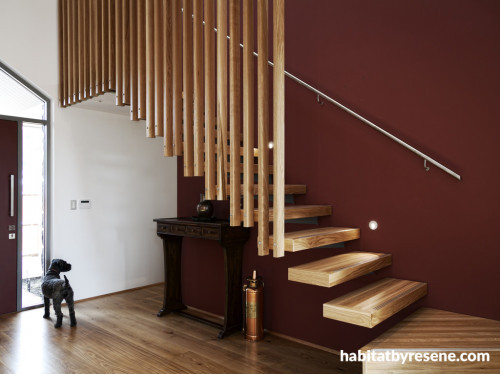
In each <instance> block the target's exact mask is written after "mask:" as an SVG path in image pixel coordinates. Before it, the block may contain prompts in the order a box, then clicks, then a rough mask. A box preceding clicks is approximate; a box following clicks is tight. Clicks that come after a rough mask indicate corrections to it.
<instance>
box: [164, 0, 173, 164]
mask: <svg viewBox="0 0 500 374" xmlns="http://www.w3.org/2000/svg"><path fill="white" fill-rule="evenodd" d="M163 43H164V46H163V62H164V64H163V67H164V70H163V101H164V108H165V111H164V116H165V117H164V119H163V124H164V131H163V132H164V138H163V154H164V155H165V156H167V157H171V156H173V155H174V147H173V146H174V134H173V118H172V108H173V96H172V93H173V91H172V0H163Z"/></svg>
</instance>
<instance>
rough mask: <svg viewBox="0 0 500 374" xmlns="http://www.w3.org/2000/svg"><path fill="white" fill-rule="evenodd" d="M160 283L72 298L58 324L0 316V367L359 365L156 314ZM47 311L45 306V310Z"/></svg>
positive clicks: (319, 369) (132, 369)
mask: <svg viewBox="0 0 500 374" xmlns="http://www.w3.org/2000/svg"><path fill="white" fill-rule="evenodd" d="M162 291H163V288H162V286H153V287H148V288H143V289H140V290H135V291H130V292H126V293H121V294H115V295H110V296H106V297H102V298H97V299H93V300H88V301H84V302H80V303H77V304H76V306H75V309H76V317H77V320H78V326H77V327H74V328H71V327H70V326H69V319H68V318H67V316H68V314H67V309H66V307H65V306H63V313H64V314H65V318H64V320H63V326H62V328H60V329H55V328H54V327H53V321H49V320H46V319H43V318H42V314H43V310H42V309H34V310H30V311H25V312H21V313H16V314H10V315H4V316H0V373H13V374H21V373H30V374H36V373H50V374H57V373H65V374H66V373H85V374H87V373H148V374H150V373H162V374H164V373H203V374H205V373H218V374H219V373H266V374H267V373H329V374H332V373H361V365H360V364H357V363H354V364H353V363H342V362H340V361H339V357H338V356H336V355H335V354H332V353H329V352H325V351H322V350H318V349H315V348H312V347H309V346H305V345H301V344H298V343H296V342H292V341H289V340H286V339H283V338H280V337H277V336H274V335H271V334H268V335H267V336H266V338H265V339H264V340H263V341H261V342H258V343H251V342H247V341H245V340H244V338H243V336H242V334H240V333H237V334H233V335H231V336H230V337H228V338H225V339H223V340H218V339H217V338H216V336H217V332H218V331H217V330H216V329H215V328H213V327H210V326H207V325H204V324H201V323H199V322H196V321H192V320H190V319H187V318H185V317H181V316H178V315H168V316H164V317H162V318H158V317H156V312H157V311H158V310H159V308H160V307H161V304H162ZM51 313H52V314H53V311H51Z"/></svg>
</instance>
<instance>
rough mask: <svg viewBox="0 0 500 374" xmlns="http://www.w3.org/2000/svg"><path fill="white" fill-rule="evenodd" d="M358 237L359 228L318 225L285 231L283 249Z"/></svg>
mask: <svg viewBox="0 0 500 374" xmlns="http://www.w3.org/2000/svg"><path fill="white" fill-rule="evenodd" d="M354 239H359V229H357V228H346V227H320V228H315V229H310V230H302V231H293V232H286V233H285V251H288V252H297V251H302V250H304V249H308V248H315V247H322V246H324V245H330V244H335V243H342V242H345V241H349V240H354ZM269 248H271V249H272V248H273V237H272V236H271V237H269Z"/></svg>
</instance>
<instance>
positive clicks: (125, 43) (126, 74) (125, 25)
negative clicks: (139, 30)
mask: <svg viewBox="0 0 500 374" xmlns="http://www.w3.org/2000/svg"><path fill="white" fill-rule="evenodd" d="M129 12H130V3H129V0H122V48H123V54H122V64H123V68H122V84H123V104H126V105H130V15H129Z"/></svg>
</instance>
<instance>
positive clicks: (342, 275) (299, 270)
mask: <svg viewBox="0 0 500 374" xmlns="http://www.w3.org/2000/svg"><path fill="white" fill-rule="evenodd" d="M285 235H286V234H285ZM391 263H392V256H391V255H390V254H387V253H372V252H350V253H344V254H341V255H337V256H332V257H328V258H324V259H321V260H318V261H313V262H309V263H307V264H302V265H298V266H294V267H291V268H288V280H290V281H295V282H300V283H306V284H312V285H316V286H322V287H333V286H336V285H338V284H340V283H344V282H347V281H348V280H351V279H354V278H357V277H360V276H362V275H365V274H368V273H371V272H372V271H375V270H379V269H381V268H383V267H386V266H389V265H390V264H391Z"/></svg>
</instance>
